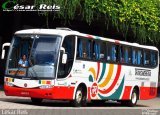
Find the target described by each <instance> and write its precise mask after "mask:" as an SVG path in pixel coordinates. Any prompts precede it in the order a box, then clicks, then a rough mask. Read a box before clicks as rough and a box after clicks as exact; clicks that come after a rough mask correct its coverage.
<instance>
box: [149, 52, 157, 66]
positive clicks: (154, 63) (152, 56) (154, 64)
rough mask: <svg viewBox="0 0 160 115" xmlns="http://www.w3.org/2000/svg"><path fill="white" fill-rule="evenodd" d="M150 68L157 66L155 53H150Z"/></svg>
mask: <svg viewBox="0 0 160 115" xmlns="http://www.w3.org/2000/svg"><path fill="white" fill-rule="evenodd" d="M150 53H151V66H152V67H154V66H156V65H157V53H156V52H155V51H151V52H150Z"/></svg>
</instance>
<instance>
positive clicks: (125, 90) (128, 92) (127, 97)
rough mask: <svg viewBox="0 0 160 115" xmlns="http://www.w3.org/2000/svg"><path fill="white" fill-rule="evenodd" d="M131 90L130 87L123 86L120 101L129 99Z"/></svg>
mask: <svg viewBox="0 0 160 115" xmlns="http://www.w3.org/2000/svg"><path fill="white" fill-rule="evenodd" d="M131 89H132V86H125V89H124V92H123V96H122V100H126V99H130V94H131Z"/></svg>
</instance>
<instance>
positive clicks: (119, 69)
mask: <svg viewBox="0 0 160 115" xmlns="http://www.w3.org/2000/svg"><path fill="white" fill-rule="evenodd" d="M120 73H121V65H119V64H118V69H117V73H116V77H115V79H114V80H113V83H112V85H111V86H110V87H109V88H108V89H106V90H100V89H99V92H100V93H102V94H106V93H109V92H110V91H111V90H113V88H114V87H115V85H116V83H117V82H118V79H119V77H120Z"/></svg>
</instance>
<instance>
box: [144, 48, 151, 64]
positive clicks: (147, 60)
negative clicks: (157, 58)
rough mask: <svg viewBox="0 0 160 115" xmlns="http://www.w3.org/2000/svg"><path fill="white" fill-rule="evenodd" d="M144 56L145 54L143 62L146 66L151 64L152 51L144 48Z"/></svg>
mask: <svg viewBox="0 0 160 115" xmlns="http://www.w3.org/2000/svg"><path fill="white" fill-rule="evenodd" d="M143 56H144V61H143V64H144V65H145V66H149V65H150V51H148V50H144V52H143Z"/></svg>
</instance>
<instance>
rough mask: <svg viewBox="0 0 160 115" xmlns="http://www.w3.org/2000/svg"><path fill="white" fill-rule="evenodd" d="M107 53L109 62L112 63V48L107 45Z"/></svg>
mask: <svg viewBox="0 0 160 115" xmlns="http://www.w3.org/2000/svg"><path fill="white" fill-rule="evenodd" d="M106 49H107V50H106V53H107V61H111V56H112V46H111V45H110V44H108V43H107V47H106Z"/></svg>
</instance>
